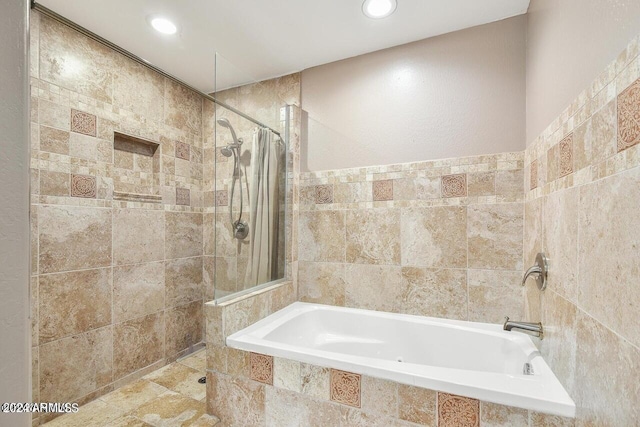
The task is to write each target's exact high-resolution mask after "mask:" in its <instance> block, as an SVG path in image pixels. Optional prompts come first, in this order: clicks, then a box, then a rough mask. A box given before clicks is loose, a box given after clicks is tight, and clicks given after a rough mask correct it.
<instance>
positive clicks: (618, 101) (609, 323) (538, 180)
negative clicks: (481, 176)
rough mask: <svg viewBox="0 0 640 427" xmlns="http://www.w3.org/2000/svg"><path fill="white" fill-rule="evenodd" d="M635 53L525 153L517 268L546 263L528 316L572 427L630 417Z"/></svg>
mask: <svg viewBox="0 0 640 427" xmlns="http://www.w3.org/2000/svg"><path fill="white" fill-rule="evenodd" d="M639 45H640V38H636V39H634V40H632V41H631V42H630V44H629V46H628V48H627V49H626V50H625V51H624V52H622V53H621V54H620V56H619V57H618V58H617V60H615V61H613V62H612V63H611V64H610V65H609V66H608V67H607V69H606V70H605V71H604V72H603V73H602V75H600V76H599V77H598V78H597V79H596V80H595V81H594V82H593V84H592V85H591V87H588V88H587V89H585V90H584V92H582V93H581V94H580V96H579V97H578V98H577V99H576V101H575V102H574V103H572V105H571V106H570V107H569V108H567V109H566V111H565V112H564V113H563V114H562V115H561V116H560V117H559V118H557V119H556V120H555V121H554V122H553V123H552V124H551V125H550V126H549V127H548V128H547V130H546V131H545V132H544V133H543V134H542V135H540V137H539V138H537V140H536V141H535V143H534V144H533V145H532V146H531V147H529V148H528V149H527V150H526V152H525V163H526V172H525V181H526V182H525V191H526V204H525V230H524V231H525V239H524V260H525V263H524V267H525V268H527V267H528V266H530V265H532V264H533V260H534V257H535V255H536V253H537V252H540V251H544V252H545V253H546V254H547V256H548V257H549V259H550V271H549V284H548V288H547V290H546V291H545V292H544V293H542V294H540V293H539V292H538V291H537V288H536V287H535V285H534V284H533V283H532V282H531V283H529V284H528V285H527V288H526V293H525V303H526V312H527V316H528V317H529V318H530V319H531V320H533V321H542V323H543V325H544V327H545V331H546V333H545V339H544V340H543V341H541V342H540V343H539V347H540V350H541V352H542V354H543V355H544V357H545V359H546V360H547V362H548V363H549V364H550V366H551V368H552V369H553V370H554V372H555V374H556V375H557V376H558V378H559V379H560V381H561V382H562V383H563V385H564V386H565V388H566V389H567V391H568V392H569V394H570V395H571V396H572V397H573V399H574V400H575V402H576V405H577V418H576V420H575V425H577V426H632V425H638V423H639V420H640V407H639V406H638V402H639V401H640V388H639V387H638V376H637V372H638V371H639V369H640V324H639V323H638V307H640V288H639V287H638V286H637V282H638V279H639V278H640V263H639V262H638V259H640V232H639V230H640V216H639V215H638V207H639V206H640V168H639V165H640V145H638V142H639V141H640V81H639V80H638V78H639V77H640V58H639V57H638V52H639ZM547 425H556V424H553V423H551V422H549V423H548V424H547ZM562 425H563V426H564V425H574V424H573V423H565V424H562Z"/></svg>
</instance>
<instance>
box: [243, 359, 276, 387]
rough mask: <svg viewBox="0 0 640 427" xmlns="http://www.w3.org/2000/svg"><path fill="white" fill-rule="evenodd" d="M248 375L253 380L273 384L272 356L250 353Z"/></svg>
mask: <svg viewBox="0 0 640 427" xmlns="http://www.w3.org/2000/svg"><path fill="white" fill-rule="evenodd" d="M249 364H250V371H251V372H250V375H249V378H251V379H252V380H254V381H258V382H261V383H264V384H269V385H273V357H272V356H266V355H264V354H258V353H250V355H249Z"/></svg>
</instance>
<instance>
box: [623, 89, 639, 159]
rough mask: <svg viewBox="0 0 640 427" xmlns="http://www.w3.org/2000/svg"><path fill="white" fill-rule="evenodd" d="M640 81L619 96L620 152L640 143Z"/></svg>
mask: <svg viewBox="0 0 640 427" xmlns="http://www.w3.org/2000/svg"><path fill="white" fill-rule="evenodd" d="M639 98H640V80H636V81H635V82H633V83H632V84H631V86H629V87H628V88H626V89H625V90H624V91H623V92H622V93H620V95H618V152H620V151H623V150H625V149H627V148H629V147H631V146H633V145H636V144H637V143H638V142H639V141H640V123H639V122H640V119H639V117H640V101H639Z"/></svg>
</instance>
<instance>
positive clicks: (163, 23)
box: [150, 17, 178, 34]
mask: <svg viewBox="0 0 640 427" xmlns="http://www.w3.org/2000/svg"><path fill="white" fill-rule="evenodd" d="M150 23H151V26H152V27H153V28H154V29H155V30H156V31H158V32H159V33H162V34H175V33H176V32H177V31H178V27H177V26H176V24H174V23H173V22H171V21H169V20H168V19H167V18H161V17H155V18H151V21H150Z"/></svg>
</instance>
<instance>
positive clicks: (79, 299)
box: [38, 268, 112, 343]
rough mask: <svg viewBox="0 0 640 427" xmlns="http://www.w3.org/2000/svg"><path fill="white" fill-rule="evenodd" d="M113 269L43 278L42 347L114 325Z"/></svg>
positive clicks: (40, 294)
mask: <svg viewBox="0 0 640 427" xmlns="http://www.w3.org/2000/svg"><path fill="white" fill-rule="evenodd" d="M111 283H112V277H111V269H110V268H101V269H97V270H82V271H73V272H67V273H58V274H45V275H41V276H40V280H39V284H38V300H39V308H38V315H39V319H40V322H39V328H38V329H39V332H40V339H39V342H40V343H46V342H49V341H54V340H56V339H60V338H63V337H66V336H69V335H75V334H79V333H82V332H86V331H88V330H91V329H97V328H100V327H102V326H106V325H108V324H110V323H111Z"/></svg>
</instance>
